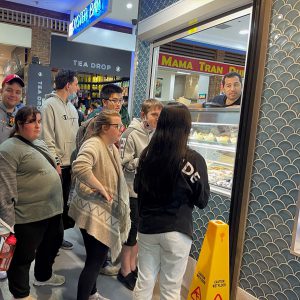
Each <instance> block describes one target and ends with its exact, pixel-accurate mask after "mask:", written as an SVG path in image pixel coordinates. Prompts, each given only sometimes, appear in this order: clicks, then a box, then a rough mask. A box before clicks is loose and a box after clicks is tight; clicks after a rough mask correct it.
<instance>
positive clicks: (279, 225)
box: [240, 0, 300, 300]
mask: <svg viewBox="0 0 300 300" xmlns="http://www.w3.org/2000/svg"><path fill="white" fill-rule="evenodd" d="M268 43H269V47H268V54H267V63H266V67H265V78H264V90H263V95H262V102H261V106H260V114H259V123H258V133H257V137H256V147H255V158H254V164H253V175H252V180H251V192H250V202H249V213H248V219H247V229H246V236H245V244H244V254H243V259H242V266H241V274H240V286H241V287H242V288H243V289H245V290H246V291H247V292H249V293H250V294H252V295H253V296H255V297H257V298H258V299H268V300H273V299H274V300H275V299H276V300H279V299H280V300H286V299H289V300H298V299H300V258H299V257H296V256H294V255H292V254H291V253H290V247H291V242H292V231H293V226H294V218H295V214H296V202H297V198H298V191H299V183H300V119H299V114H300V101H299V98H300V46H299V45H300V1H299V0H298V1H295V0H294V1H293V0H277V1H274V2H273V6H272V19H271V24H270V36H269V40H268Z"/></svg>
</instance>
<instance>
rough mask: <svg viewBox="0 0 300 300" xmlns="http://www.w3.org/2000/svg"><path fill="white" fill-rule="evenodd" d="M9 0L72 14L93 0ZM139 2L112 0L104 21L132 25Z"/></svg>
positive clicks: (133, 0)
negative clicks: (110, 8) (130, 6)
mask: <svg viewBox="0 0 300 300" xmlns="http://www.w3.org/2000/svg"><path fill="white" fill-rule="evenodd" d="M9 2H14V3H19V4H24V5H29V6H33V7H38V8H43V9H48V10H52V11H56V12H61V13H65V14H70V12H71V10H74V11H79V10H80V9H81V8H83V7H85V6H86V5H87V4H88V3H90V2H91V0H77V1H74V0H63V1H62V0H34V1H33V0H9ZM127 3H132V5H133V6H132V8H131V9H128V8H127V7H126V4H127ZM138 4H139V0H112V12H111V13H110V14H109V15H108V16H107V18H105V19H104V21H107V22H109V21H111V22H112V23H116V24H119V25H124V26H132V24H131V20H132V19H137V15H138Z"/></svg>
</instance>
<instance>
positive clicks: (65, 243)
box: [60, 240, 73, 250]
mask: <svg viewBox="0 0 300 300" xmlns="http://www.w3.org/2000/svg"><path fill="white" fill-rule="evenodd" d="M60 248H62V249H65V250H72V249H73V244H72V243H70V242H68V241H66V240H63V242H62V244H61V247H60Z"/></svg>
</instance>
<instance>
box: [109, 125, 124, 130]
mask: <svg viewBox="0 0 300 300" xmlns="http://www.w3.org/2000/svg"><path fill="white" fill-rule="evenodd" d="M107 125H109V126H115V128H116V129H118V130H123V129H124V128H125V126H124V125H123V124H107Z"/></svg>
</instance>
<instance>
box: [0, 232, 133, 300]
mask: <svg viewBox="0 0 300 300" xmlns="http://www.w3.org/2000/svg"><path fill="white" fill-rule="evenodd" d="M65 238H66V239H67V240H68V241H70V242H72V243H74V249H73V250H60V255H59V256H58V257H57V259H56V261H55V264H54V270H55V272H56V273H58V274H60V275H64V276H65V277H66V283H65V284H64V285H63V286H62V287H56V288H49V287H38V288H36V287H33V285H32V280H33V271H32V268H31V272H30V282H31V283H30V286H31V294H32V295H33V296H35V297H37V299H38V300H75V299H76V293H77V282H78V277H79V274H80V272H81V270H82V268H83V264H84V258H85V250H84V246H83V241H82V238H81V234H80V232H79V231H78V230H76V229H69V230H67V231H66V232H65ZM97 287H98V290H99V291H100V292H101V294H102V295H103V296H105V297H108V298H109V299H111V300H129V299H132V292H131V291H130V290H128V289H126V288H125V287H124V286H123V285H122V284H121V283H119V281H118V280H117V278H116V277H115V276H101V275H99V277H98V281H97ZM0 288H1V291H0V300H10V299H11V294H10V292H9V290H8V286H7V280H5V281H0Z"/></svg>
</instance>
